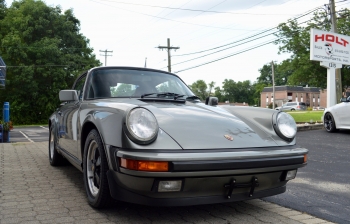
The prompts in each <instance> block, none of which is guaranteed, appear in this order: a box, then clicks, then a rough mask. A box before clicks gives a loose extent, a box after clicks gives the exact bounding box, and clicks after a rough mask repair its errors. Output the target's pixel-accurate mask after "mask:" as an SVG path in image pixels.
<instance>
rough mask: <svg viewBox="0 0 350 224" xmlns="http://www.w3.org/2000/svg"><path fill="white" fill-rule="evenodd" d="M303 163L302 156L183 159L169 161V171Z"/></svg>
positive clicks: (250, 167) (251, 167)
mask: <svg viewBox="0 0 350 224" xmlns="http://www.w3.org/2000/svg"><path fill="white" fill-rule="evenodd" d="M303 163H304V156H292V157H278V158H261V159H245V160H220V161H184V162H171V165H170V167H171V171H173V172H180V171H181V172H183V171H208V170H211V171H214V170H233V169H253V168H261V167H276V166H287V165H297V164H303Z"/></svg>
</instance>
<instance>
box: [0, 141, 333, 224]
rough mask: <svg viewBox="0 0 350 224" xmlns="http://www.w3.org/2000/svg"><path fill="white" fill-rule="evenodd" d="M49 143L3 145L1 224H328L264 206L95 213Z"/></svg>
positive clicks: (76, 174) (128, 207)
mask: <svg viewBox="0 0 350 224" xmlns="http://www.w3.org/2000/svg"><path fill="white" fill-rule="evenodd" d="M47 146H48V143H47V141H46V142H35V143H32V142H27V143H24V142H21V143H1V144H0V223H1V224H7V223H84V224H87V223H162V224H163V223H225V224H227V223H248V224H249V223H250V224H252V223H288V224H298V223H310V224H311V223H327V221H325V220H322V219H319V218H315V217H313V216H310V215H308V214H306V213H304V212H298V211H295V210H292V209H289V208H284V207H281V206H278V205H276V204H273V203H270V202H264V201H262V200H257V199H256V200H251V201H246V202H239V203H226V204H215V205H201V206H190V207H167V208H159V207H148V206H140V205H134V204H128V203H115V204H114V206H112V207H111V208H109V209H103V210H95V209H92V208H91V207H90V206H89V205H88V203H87V201H86V195H85V191H84V186H83V175H82V173H81V172H80V171H78V170H77V169H76V168H75V167H73V166H71V165H69V164H67V165H65V166H61V167H51V166H50V165H49V162H48V150H47Z"/></svg>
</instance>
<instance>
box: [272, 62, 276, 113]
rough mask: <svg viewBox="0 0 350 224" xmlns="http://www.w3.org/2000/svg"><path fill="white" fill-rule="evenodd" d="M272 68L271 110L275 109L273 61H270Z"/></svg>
mask: <svg viewBox="0 0 350 224" xmlns="http://www.w3.org/2000/svg"><path fill="white" fill-rule="evenodd" d="M271 68H272V99H273V101H272V109H275V68H274V65H273V61H271Z"/></svg>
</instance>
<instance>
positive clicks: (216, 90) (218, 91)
mask: <svg viewBox="0 0 350 224" xmlns="http://www.w3.org/2000/svg"><path fill="white" fill-rule="evenodd" d="M214 96H215V97H217V98H218V100H219V102H225V97H224V95H223V91H222V90H221V88H220V87H219V86H217V87H215V88H214Z"/></svg>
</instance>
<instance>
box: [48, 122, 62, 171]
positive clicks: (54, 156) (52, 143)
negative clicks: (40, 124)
mask: <svg viewBox="0 0 350 224" xmlns="http://www.w3.org/2000/svg"><path fill="white" fill-rule="evenodd" d="M63 160H64V158H63V157H62V155H60V154H59V153H58V152H57V149H56V139H55V131H54V128H53V126H51V127H50V135H49V161H50V165H51V166H59V165H61V164H62V163H63Z"/></svg>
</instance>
